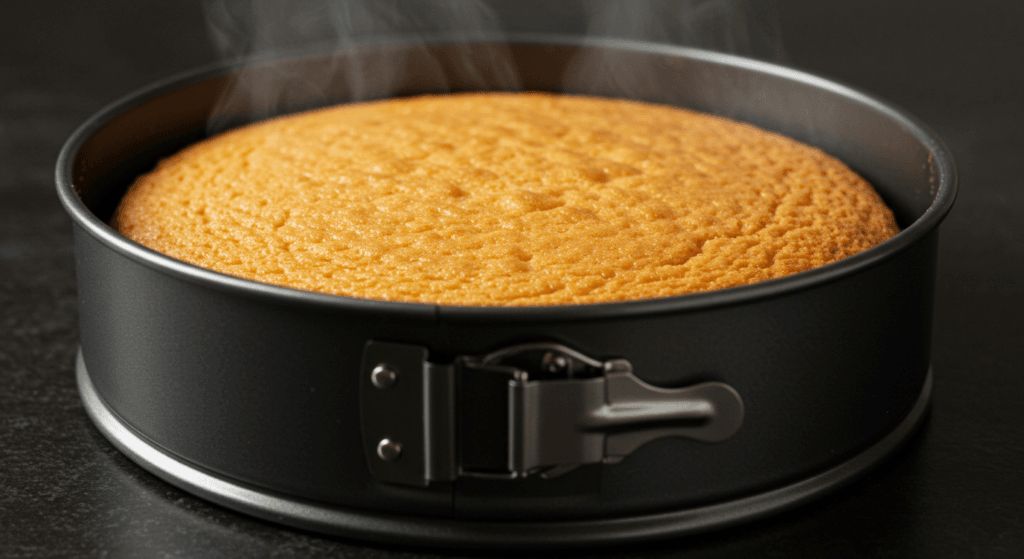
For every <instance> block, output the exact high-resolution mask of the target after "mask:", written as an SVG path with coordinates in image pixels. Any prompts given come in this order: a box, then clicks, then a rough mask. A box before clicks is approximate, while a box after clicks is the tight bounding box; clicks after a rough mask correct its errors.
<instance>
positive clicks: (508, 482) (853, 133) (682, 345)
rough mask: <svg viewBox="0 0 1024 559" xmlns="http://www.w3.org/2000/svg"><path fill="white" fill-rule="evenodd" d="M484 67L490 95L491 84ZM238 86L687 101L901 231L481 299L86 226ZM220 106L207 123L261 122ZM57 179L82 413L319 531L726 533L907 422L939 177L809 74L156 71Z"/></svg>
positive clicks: (905, 430) (161, 463)
mask: <svg viewBox="0 0 1024 559" xmlns="http://www.w3.org/2000/svg"><path fill="white" fill-rule="evenodd" d="M496 53H497V54H507V55H508V57H509V58H508V59H507V60H508V61H509V65H510V67H511V68H513V69H514V70H515V73H517V75H518V77H517V78H516V79H517V82H516V83H515V84H514V85H512V86H510V85H509V83H508V82H507V81H506V80H505V78H502V76H503V75H506V74H502V73H501V72H496V71H495V72H491V71H490V70H488V68H491V66H488V64H492V62H490V61H493V60H494V59H495V58H494V57H495V55H496ZM474 60H477V61H482V64H483V66H477V67H473V64H471V62H473V61H474ZM396 61H401V64H398V63H397V62H396ZM385 64H390V65H391V66H390V70H391V71H390V72H389V78H388V80H387V83H386V84H383V85H382V84H377V85H374V83H370V84H369V89H368V85H367V82H366V81H365V80H354V79H351V78H350V77H347V75H346V73H345V72H344V71H339V69H341V70H343V69H344V68H351V67H361V68H374V67H378V66H380V65H385ZM499 74H500V75H499ZM240 76H244V77H245V78H246V79H254V81H257V82H259V81H260V80H261V79H263V80H265V79H270V78H273V77H275V76H276V77H279V76H331V77H330V79H327V80H320V82H321V83H322V85H323V87H322V88H320V89H319V90H318V91H313V90H312V89H310V88H306V89H303V88H301V87H300V88H297V89H293V90H292V91H291V92H290V93H289V94H288V96H287V103H284V104H282V106H277V107H275V108H274V111H276V112H289V111H294V110H298V109H302V108H308V107H314V106H319V105H325V104H333V103H342V102H346V101H350V100H352V99H353V98H356V97H359V98H368V97H369V98H372V97H384V96H403V95H413V94H419V93H437V92H444V91H466V90H490V89H499V88H506V89H507V88H509V87H516V88H520V89H523V90H540V91H559V92H567V93H579V94H590V95H603V96H612V97H629V98H634V99H640V100H644V101H650V102H656V103H665V104H671V105H677V106H681V107H687V108H692V109H697V110H701V111H707V112H710V113H714V114H718V115H722V116H726V117H729V118H734V119H737V120H741V121H746V122H750V123H752V124H755V125H758V126H760V127H762V128H766V129H768V130H772V131H776V132H779V133H782V134H786V135H788V136H791V137H793V138H796V139H798V140H801V141H804V142H806V143H809V144H812V145H815V146H817V147H820V148H821V149H823V150H825V151H826V152H828V153H830V154H832V155H834V156H836V157H838V158H840V159H841V160H843V161H844V162H846V163H847V164H848V165H849V166H850V167H851V168H853V169H854V170H855V171H857V172H859V173H860V174H861V175H862V176H864V177H865V178H866V179H868V180H869V181H870V182H871V183H872V184H873V185H874V186H875V187H876V189H877V190H878V191H879V193H880V194H881V195H882V197H883V198H884V199H885V200H886V202H887V203H888V204H889V205H890V207H891V208H892V209H893V210H894V212H895V214H896V217H897V221H898V223H899V225H900V227H901V229H902V231H901V232H900V233H899V234H898V235H896V236H895V237H894V238H892V239H890V240H888V241H885V242H884V243H882V244H880V245H879V246H877V247H875V248H872V249H870V250H867V251H865V252H863V253H861V254H858V255H856V256H853V257H850V258H847V259H845V260H842V261H840V262H837V263H834V264H830V265H828V266H824V267H821V268H818V269H815V270H811V271H807V272H803V273H800V274H796V275H793V276H790V277H787V278H783V279H778V280H772V281H767V282H763V283H759V284H756V285H750V286H745V287H738V288H733V289H727V290H722V291H717V292H709V293H703V294H696V295H686V296H679V297H669V298H663V299H653V300H645V301H635V302H622V303H609V304H594V305H579V306H554V307H528V308H488V307H455V306H439V305H429V304H413V303H400V302H380V301H368V300H358V299H352V298H346V297H339V296H332V295H325V294H317V293H308V292H303V291H298V290H293V289H288V288H284V287H277V286H271V285H264V284H260V283H255V282H251V281H248V280H243V279H238V278H234V277H230V276H226V275H223V274H219V273H216V272H212V271H209V270H205V269H201V268H198V267H195V266H192V265H189V264H186V263H183V262H180V261H176V260H174V259H171V258H168V257H166V256H163V255H161V254H158V253H156V252H153V251H151V250H149V249H147V248H144V247H142V246H140V245H138V244H136V243H134V242H132V241H129V240H127V239H126V238H124V237H122V236H121V235H119V234H118V233H117V232H116V231H114V230H113V229H111V228H110V227H109V226H108V225H107V221H108V220H109V218H110V216H111V213H112V211H113V208H114V207H115V205H116V204H117V202H118V200H119V199H120V197H121V196H122V195H123V193H124V191H125V189H126V188H127V187H128V186H129V185H130V184H131V183H132V181H133V179H134V178H135V177H136V176H138V175H139V174H141V173H144V172H146V171H147V170H149V169H151V168H152V167H153V166H154V165H155V163H156V162H157V161H158V160H159V159H160V158H162V157H166V156H168V155H170V154H172V153H174V152H175V151H176V150H178V149H180V148H182V147H184V146H186V145H188V144H189V143H191V142H194V141H196V140H199V139H201V138H203V137H205V136H206V135H207V130H208V128H207V127H208V121H209V119H210V118H211V114H212V113H213V111H214V108H215V107H221V108H223V107H225V106H226V105H225V103H224V102H223V101H222V100H223V96H224V95H225V92H226V91H229V90H231V89H233V88H235V89H237V84H238V78H239V77H240ZM356 82H358V83H356ZM356 86H358V89H357V88H356ZM378 86H379V88H378V89H374V88H377V87H378ZM296 91H298V93H296ZM303 91H306V92H307V93H302V92H303ZM227 106H228V111H227V113H224V112H221V113H219V118H220V119H221V122H223V121H225V120H226V121H228V122H230V123H242V122H246V121H249V120H253V119H258V118H264V117H266V116H269V114H271V113H268V111H267V110H266V108H261V107H256V106H253V105H245V104H244V103H242V104H238V103H235V104H234V105H231V104H228V105H227ZM225 115H226V116H225ZM57 188H58V192H59V195H60V199H61V201H62V202H63V204H64V206H65V208H66V209H67V211H68V213H69V214H70V215H71V217H72V219H73V222H74V233H75V251H76V262H77V273H78V289H79V302H80V313H81V314H80V317H81V318H80V320H81V353H80V355H79V359H78V362H77V375H78V382H79V387H80V390H81V393H82V398H83V401H84V403H85V406H86V409H87V411H88V413H89V415H90V417H91V418H92V419H93V421H94V422H95V423H96V425H97V427H98V428H99V429H100V430H101V431H102V432H103V433H104V434H105V435H106V436H107V438H109V439H110V440H111V442H112V443H113V444H114V445H115V446H117V447H118V448H119V449H121V450H122V451H123V452H125V453H126V454H127V455H128V456H130V457H131V458H132V459H133V460H135V461H136V462H137V463H139V464H140V465H141V466H142V467H144V468H146V469H148V470H149V471H151V472H153V473H154V474H156V475H157V476H159V477H161V478H163V479H165V480H167V481H168V482H170V483H172V484H175V485H177V486H179V487H182V488H184V489H185V490H187V491H190V492H192V493H195V494H197V495H200V496H202V497H205V498H207V499H209V500H211V501H214V502H217V503H220V504H222V505H224V506H227V507H229V508H233V509H236V510H239V511H242V512H245V513H248V514H252V515H255V516H258V517H262V518H265V519H270V520H273V521H277V522H281V523H284V524H288V525H292V526H296V527H300V528H304V529H309V530H315V531H320V532H325V533H330V534H334V535H341V536H348V537H356V538H361V539H366V540H374V541H382V542H392V543H406V544H428V545H442V546H463V547H488V546H494V547H499V546H500V547H509V546H512V547H530V546H542V547H555V546H566V545H594V544H601V543H605V542H609V541H616V542H625V541H634V540H645V539H653V538H664V537H669V536H673V535H679V534H688V533H695V532H700V531H704V530H708V529H711V528H715V527H721V526H727V525H732V524H735V523H738V522H741V521H748V520H751V519H754V518H758V517H761V516H764V515H766V514H769V513H773V512H777V511H780V510H783V509H786V508H789V507H792V506H795V505H797V504H800V503H802V502H806V501H807V500H809V499H812V498H815V497H818V496H820V495H823V494H825V493H826V492H828V491H832V490H835V489H836V488H838V487H841V486H843V485H844V484H846V483H848V482H850V481H852V480H854V479H855V478H856V477H857V476H859V475H861V474H863V473H864V472H865V471H866V470H867V469H868V468H870V467H871V466H873V465H875V464H877V463H879V462H880V461H881V460H883V459H884V458H885V457H886V456H888V455H889V454H891V453H892V452H893V451H894V450H895V449H896V448H898V446H899V445H900V443H901V442H902V441H903V440H905V438H906V437H908V436H909V435H910V434H911V433H912V432H913V430H914V428H915V427H916V426H917V425H918V424H919V423H920V422H921V421H922V419H923V417H924V414H925V411H926V409H927V403H928V399H929V394H930V390H931V372H930V366H929V349H930V348H929V346H930V336H931V322H932V306H933V284H934V275H935V262H936V246H937V240H938V225H939V223H940V221H941V220H942V219H943V217H944V216H945V215H946V213H947V212H948V211H949V209H950V207H951V205H952V203H953V199H954V195H955V189H956V176H955V170H954V166H953V162H952V159H951V157H950V155H949V153H948V151H947V149H946V148H945V147H944V146H943V145H942V143H941V141H940V140H939V139H937V138H936V137H935V135H934V134H932V133H931V132H930V131H928V130H927V129H926V128H925V127H924V126H922V125H921V124H920V123H919V122H917V121H916V120H915V119H914V118H912V117H911V116H909V115H907V114H906V113H904V112H902V111H901V110H899V109H897V108H895V107H893V106H891V105H889V104H887V103H885V102H882V101H880V100H878V99H876V98H873V97H871V96H869V95H865V94H864V93H861V92H858V91H856V90H854V89H851V88H848V87H845V86H843V85H839V84H836V83H834V82H831V81H828V80H825V79H822V78H819V77H815V76H812V75H808V74H805V73H802V72H799V71H795V70H792V69H787V68H783V67H779V66H775V65H772V64H768V63H764V62H758V61H753V60H748V59H743V58H738V57H734V56H728V55H722V54H716V53H711V52H705V51H699V50H694V49H689V48H682V47H674V46H664V45H653V44H644V43H636V42H627V41H617V40H584V39H577V38H573V39H569V38H549V37H544V38H538V37H525V38H513V39H512V40H509V41H508V42H506V43H492V42H487V41H475V42H474V41H458V40H451V41H438V42H435V43H430V44H427V45H424V44H422V43H403V42H400V41H392V42H389V43H387V44H377V45H368V46H364V47H359V48H352V49H350V50H347V51H344V52H340V53H331V54H322V55H308V56H302V57H293V58H284V59H278V60H269V61H263V62H252V63H249V64H245V65H223V66H218V67H213V68H208V69H204V70H200V71H197V72H193V73H190V74H187V75H184V76H179V77H176V78H173V79H170V80H168V81H165V82H162V83H159V84H156V85H154V86H152V87H149V88H146V89H144V90H142V91H140V92H137V93H135V94H132V95H130V96H129V97H127V98H125V99H123V100H121V101H119V102H117V103H115V104H113V105H111V106H109V107H107V108H106V109H104V110H103V111H101V112H100V113H99V114H97V115H96V116H95V117H93V118H92V119H90V120H89V121H88V122H86V123H85V124H84V125H83V126H82V127H81V128H80V129H78V130H77V131H76V132H75V133H74V134H73V136H72V137H71V138H70V139H69V140H68V142H67V144H66V145H65V146H64V149H63V151H62V152H61V154H60V158H59V161H58V164H57Z"/></svg>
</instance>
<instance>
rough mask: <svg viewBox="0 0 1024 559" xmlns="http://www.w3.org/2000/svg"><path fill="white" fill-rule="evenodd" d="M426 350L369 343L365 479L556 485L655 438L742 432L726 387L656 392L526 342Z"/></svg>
mask: <svg viewBox="0 0 1024 559" xmlns="http://www.w3.org/2000/svg"><path fill="white" fill-rule="evenodd" d="M427 357H428V354H427V350H426V348H424V347H420V346H412V345H405V344H392V343H384V342H375V341H371V342H369V343H367V345H366V348H365V350H364V352H363V364H362V380H361V387H360V391H361V393H360V406H361V410H360V413H361V417H362V428H363V442H364V447H365V451H366V456H367V461H368V464H369V468H370V472H371V473H372V475H373V477H374V478H375V479H377V480H379V481H384V482H390V483H397V484H403V485H417V486H428V485H430V484H431V483H434V482H450V481H454V480H456V479H457V478H459V477H484V478H494V479H516V478H522V477H526V476H528V475H540V476H542V477H547V478H550V477H555V476H558V475H561V474H563V473H566V472H568V471H570V470H572V469H573V468H576V467H578V466H581V465H584V464H598V463H605V464H609V463H615V462H618V461H620V460H622V459H623V458H624V457H626V456H627V455H629V454H630V453H631V452H633V451H634V450H636V449H637V448H639V447H640V446H642V445H644V444H646V443H648V442H650V441H653V440H655V439H659V438H662V437H685V438H689V439H695V440H699V441H703V442H708V443H714V442H720V441H724V440H726V439H728V438H730V437H732V436H733V435H734V434H735V433H736V432H737V431H738V430H739V428H740V425H741V424H742V423H743V401H742V400H741V398H740V396H739V394H737V392H736V391H735V390H733V389H732V388H731V387H730V386H728V385H726V384H723V383H721V382H705V383H701V384H697V385H693V386H688V387H684V388H659V387H656V386H652V385H649V384H647V383H645V382H643V381H642V380H640V379H639V378H637V377H636V376H634V375H633V368H632V365H631V364H630V363H629V361H627V360H625V359H609V360H606V361H601V360H597V359H594V358H591V357H589V356H587V355H584V354H582V353H580V352H578V351H575V350H573V349H571V348H568V347H565V346H563V345H559V344H551V343H534V344H523V345H517V346H514V347H509V348H506V349H502V350H499V351H496V352H493V353H490V354H488V355H486V356H483V357H469V356H460V357H457V358H455V359H454V360H453V361H452V362H451V363H449V364H437V363H432V362H430V361H428V359H427Z"/></svg>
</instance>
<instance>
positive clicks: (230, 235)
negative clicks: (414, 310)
mask: <svg viewBox="0 0 1024 559" xmlns="http://www.w3.org/2000/svg"><path fill="white" fill-rule="evenodd" d="M112 225H113V226H114V227H115V228H116V229H117V230H118V231H120V232H121V233H122V234H124V235H125V236H127V237H128V238H130V239H132V240H134V241H137V242H139V243H141V244H142V245H144V246H147V247H149V248H152V249H154V250H157V251H159V252H162V253H164V254H166V255H168V256H171V257H173V258H177V259H180V260H183V261H185V262H189V263H192V264H195V265H198V266H202V267H205V268H209V269H212V270H216V271H219V272H223V273H225V274H230V275H232V276H237V277H242V278H247V279H252V280H256V281H260V282H265V283H271V284H276V285H282V286H287V287H293V288H297V289H302V290H308V291H318V292H324V293H331V294H337V295H346V296H351V297H359V298H366V299H377V300H390V301H415V302H423V303H437V304H450V305H475V306H523V305H566V304H585V303H602V302H612V301H626V300H638V299H650V298H656V297H666V296H674V295H683V294H688V293H696V292H702V291H709V290H714V289H723V288H729V287H736V286H740V285H747V284H751V283H756V282H760V281H765V280H769V279H775V278H780V277H784V276H787V275H790V274H794V273H798V272H802V271H805V270H809V269H811V268H815V267H819V266H823V265H826V264H830V263H833V262H836V261H838V260H841V259H843V258H846V257H848V256H851V255H853V254H857V253H859V252H861V251H864V250H866V249H868V248H871V247H873V246H875V245H877V244H878V243H880V242H882V241H884V240H886V239H888V238H890V237H892V236H893V235H895V234H896V233H897V232H898V228H897V226H896V223H895V220H894V218H893V215H892V212H891V211H890V210H889V209H888V208H887V207H886V206H885V204H884V203H883V202H882V200H881V198H880V197H879V196H878V195H877V193H875V191H874V190H873V189H872V188H871V186H870V185H869V184H868V183H867V182H866V181H864V179H862V178H861V177H859V176H858V175H857V174H856V173H854V172H853V171H851V170H850V169H848V168H847V167H846V166H845V165H843V164H842V163H841V162H839V161H838V160H836V159H834V158H832V157H830V156H828V155H826V154H825V153H823V152H821V151H820V150H818V149H815V148H812V147H810V146H806V145H804V144H801V143H798V142H796V141H794V140H791V139H789V138H785V137H783V136H780V135H778V134H773V133H769V132H765V131H763V130H760V129H757V128H755V127H753V126H750V125H746V124H742V123H738V122H734V121H730V120H726V119H723V118H718V117H714V116H710V115H705V114H700V113H695V112H692V111H687V110H683V109H678V108H674V107H667V106H660V105H652V104H645V103H639V102H632V101H623V100H612V99H603V98H593V97H579V96H569V95H557V94H543V93H478V94H459V95H439V96H423V97H414V98H405V99H393V100H387V101H379V102H372V103H360V104H350V105H342V106H337V107H332V108H328V109H321V110H317V111H313V112H309V113H302V114H297V115H290V116H287V117H281V118H277V119H273V120H269V121H266V122H262V123H258V124H254V125H250V126H246V127H243V128H239V129H236V130H232V131H229V132H227V133H224V134H221V135H219V136H216V137H213V138H210V139H208V140H205V141H203V142H199V143H197V144H195V145H192V146H190V147H188V148H186V149H185V150H183V151H181V152H180V153H178V154H176V155H174V156H172V157H170V158H168V159H166V160H164V161H161V162H160V164H159V165H158V166H157V168H156V169H155V170H154V171H152V172H150V173H148V174H146V175H144V176H142V177H140V178H139V179H137V180H136V182H135V183H134V184H133V185H132V186H131V187H130V189H129V190H128V192H127V194H126V195H125V197H124V198H123V200H122V202H121V204H120V206H119V207H118V209H117V211H116V212H115V215H114V217H113V218H112Z"/></svg>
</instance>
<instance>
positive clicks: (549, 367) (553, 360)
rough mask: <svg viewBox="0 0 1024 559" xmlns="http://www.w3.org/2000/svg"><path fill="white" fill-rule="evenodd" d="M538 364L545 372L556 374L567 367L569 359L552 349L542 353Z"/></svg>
mask: <svg viewBox="0 0 1024 559" xmlns="http://www.w3.org/2000/svg"><path fill="white" fill-rule="evenodd" d="M540 365H541V367H542V368H543V369H544V371H545V372H548V373H552V374H557V373H561V372H563V371H565V370H566V369H567V368H569V360H568V359H566V358H565V356H563V355H558V354H557V353H555V352H553V351H549V352H547V353H545V354H544V357H543V358H542V359H541V363H540Z"/></svg>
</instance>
